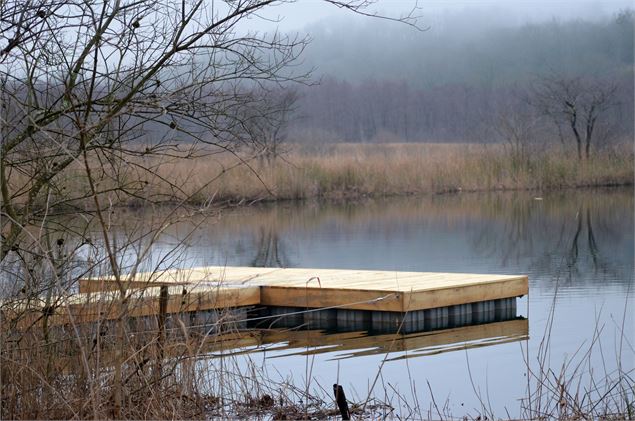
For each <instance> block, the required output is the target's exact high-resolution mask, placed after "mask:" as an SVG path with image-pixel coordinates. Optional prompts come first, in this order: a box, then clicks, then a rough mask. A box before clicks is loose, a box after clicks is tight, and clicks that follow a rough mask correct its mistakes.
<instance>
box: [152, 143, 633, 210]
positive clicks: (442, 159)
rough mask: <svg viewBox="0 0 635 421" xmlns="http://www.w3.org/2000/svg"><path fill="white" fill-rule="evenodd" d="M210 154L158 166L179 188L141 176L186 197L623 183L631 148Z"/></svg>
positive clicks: (430, 147) (161, 190)
mask: <svg viewBox="0 0 635 421" xmlns="http://www.w3.org/2000/svg"><path fill="white" fill-rule="evenodd" d="M245 162H247V164H245V165H240V166H238V167H236V168H233V169H231V170H228V171H226V172H224V169H226V168H229V167H232V166H233V165H235V164H236V163H237V162H236V158H235V157H229V156H216V157H214V158H198V159H194V160H188V161H171V162H164V163H161V164H160V165H157V172H158V174H160V175H161V176H162V177H164V178H165V179H169V180H171V181H174V183H175V184H176V185H178V186H180V187H181V189H182V190H181V191H178V192H177V191H176V190H175V189H173V188H170V189H166V188H165V186H164V185H162V184H160V183H159V184H158V183H156V181H157V179H155V180H147V181H148V182H149V183H148V185H149V186H152V185H154V186H155V188H154V189H148V190H147V191H146V194H147V195H148V196H149V197H164V198H167V197H170V196H175V197H178V198H180V199H186V200H188V201H189V202H192V203H197V204H199V203H206V202H209V201H212V200H213V201H234V202H237V201H241V200H247V201H252V200H288V199H307V198H355V197H366V196H387V195H409V194H422V193H446V192H458V191H492V190H523V189H538V190H547V189H560V188H572V187H586V186H607V185H629V184H632V182H633V174H634V173H633V151H632V150H630V149H629V148H628V147H626V146H622V147H617V148H614V149H610V150H605V151H602V152H600V153H597V154H596V155H594V156H593V157H592V159H590V160H589V161H583V162H579V161H578V160H577V159H576V158H575V157H572V156H571V154H570V151H564V150H560V149H557V148H554V149H551V150H549V151H542V152H535V153H532V154H527V155H526V156H525V157H521V158H519V157H512V156H510V154H509V153H508V152H507V150H506V149H505V148H504V147H503V146H502V145H468V144H380V145H360V144H343V145H337V146H332V147H329V148H324V149H322V150H307V149H306V148H305V149H300V148H296V150H295V151H292V152H290V153H289V154H288V155H286V156H285V157H284V158H282V159H278V160H276V161H275V162H273V163H265V162H258V161H257V160H248V159H245Z"/></svg>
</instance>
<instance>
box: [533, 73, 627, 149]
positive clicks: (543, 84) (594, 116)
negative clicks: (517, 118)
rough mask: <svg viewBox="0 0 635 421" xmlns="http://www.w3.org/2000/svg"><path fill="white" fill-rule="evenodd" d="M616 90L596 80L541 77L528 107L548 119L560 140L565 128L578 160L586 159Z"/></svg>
mask: <svg viewBox="0 0 635 421" xmlns="http://www.w3.org/2000/svg"><path fill="white" fill-rule="evenodd" d="M616 89H617V88H616V85H615V84H613V83H606V82H603V81H599V80H588V79H584V78H581V77H576V78H566V77H544V78H542V79H541V80H540V81H539V82H538V83H537V84H536V85H535V86H534V89H533V98H532V103H533V104H534V105H535V106H536V107H537V108H538V110H539V111H540V112H541V113H543V114H544V115H545V116H548V117H550V118H551V119H552V121H553V122H554V123H555V124H556V126H557V127H558V131H559V133H560V134H561V136H562V130H563V128H566V127H568V128H569V129H570V130H571V134H572V135H573V138H574V140H575V143H576V147H577V152H578V159H580V160H581V159H582V158H583V156H584V157H586V158H587V159H588V158H589V157H590V155H591V145H592V144H593V142H594V141H595V139H596V137H597V133H596V131H597V130H596V129H597V127H598V118H600V117H602V116H603V115H604V114H605V113H606V111H608V110H609V109H610V108H611V107H613V106H614V105H615V93H616ZM565 130H566V129H565Z"/></svg>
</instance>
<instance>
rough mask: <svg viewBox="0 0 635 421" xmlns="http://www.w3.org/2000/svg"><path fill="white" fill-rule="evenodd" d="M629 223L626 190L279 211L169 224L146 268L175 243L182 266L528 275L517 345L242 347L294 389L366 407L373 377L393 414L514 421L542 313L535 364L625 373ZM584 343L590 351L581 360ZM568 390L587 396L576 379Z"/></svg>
mask: <svg viewBox="0 0 635 421" xmlns="http://www.w3.org/2000/svg"><path fill="white" fill-rule="evenodd" d="M633 220H634V216H633V191H632V190H631V189H611V190H586V191H565V192H558V193H548V194H547V193H545V194H542V195H541V196H540V197H536V194H532V193H500V194H460V195H452V196H427V197H418V198H398V199H382V200H372V201H371V200H368V201H360V202H355V203H344V204H328V205H324V204H300V205H298V204H282V205H275V206H257V207H249V208H242V209H238V210H235V211H226V212H224V213H223V214H222V216H221V217H220V218H212V219H207V220H203V221H192V222H190V223H183V224H180V225H177V226H175V227H173V228H171V229H170V230H169V231H168V232H166V234H165V236H164V237H162V240H161V242H160V244H159V245H158V246H157V247H156V248H155V249H154V250H153V253H152V256H153V259H154V260H155V261H158V260H159V259H160V258H162V257H163V256H165V255H166V253H168V251H169V250H170V249H171V247H172V246H173V245H175V244H177V243H178V242H179V241H180V240H182V239H184V238H186V239H187V243H188V247H187V249H186V250H185V251H184V252H182V253H180V254H179V255H178V259H179V262H178V264H179V265H180V266H183V267H193V266H201V265H230V266H231V265H241V266H280V267H311V268H341V269H378V270H389V271H390V270H394V271H438V272H472V273H507V274H527V275H528V276H529V285H530V293H529V296H528V297H524V298H522V299H521V300H519V302H518V314H519V315H521V316H524V317H527V318H528V321H529V339H522V340H512V341H506V340H500V338H489V339H488V338H484V340H480V341H477V343H478V344H479V346H477V347H466V346H465V343H464V341H462V339H461V337H460V335H459V336H458V337H457V338H455V339H454V340H448V341H446V342H447V344H446V345H444V346H440V347H423V348H417V346H416V344H415V346H414V347H413V348H411V349H405V348H402V349H397V350H395V351H393V352H390V351H391V348H390V347H385V346H384V347H383V348H382V347H381V338H377V344H376V345H375V344H374V343H373V341H374V339H369V340H366V341H361V342H359V343H360V345H359V346H361V347H363V348H360V349H344V348H342V347H339V348H334V349H333V350H332V351H330V350H329V348H325V349H321V353H319V354H312V355H311V356H307V355H304V354H307V351H308V353H309V354H311V350H312V348H311V347H310V346H309V348H304V349H303V348H301V347H302V346H304V345H302V344H303V342H301V341H300V342H297V341H296V342H297V343H298V344H300V345H297V346H300V348H299V349H298V348H296V349H293V348H294V346H290V345H292V344H291V343H292V342H293V340H292V338H291V337H289V339H284V338H283V339H281V340H280V341H279V343H278V344H270V345H268V346H266V347H263V348H259V349H257V350H254V349H250V351H254V352H251V353H249V354H248V356H246V357H244V358H249V359H251V360H252V361H254V362H255V363H256V364H257V365H259V366H262V367H263V368H264V369H266V370H267V372H268V373H269V375H271V376H273V377H276V378H277V377H280V378H287V377H293V379H294V381H295V382H296V384H299V385H303V384H304V381H305V379H306V378H307V377H309V378H311V379H312V384H314V385H317V384H321V385H323V386H324V387H327V388H330V385H331V384H333V383H335V382H336V380H337V377H338V376H339V381H340V382H341V383H342V384H343V385H344V386H345V389H346V390H348V391H349V392H347V393H348V394H349V395H350V396H351V398H353V399H356V398H357V399H361V398H363V397H365V396H366V394H367V393H368V390H369V388H370V385H371V384H372V383H373V381H374V380H375V378H376V377H377V374H378V372H380V376H379V377H378V382H377V385H376V386H375V389H374V390H375V393H376V394H378V395H379V396H382V397H384V398H385V399H388V400H390V401H391V402H392V403H393V405H394V406H395V407H397V412H398V413H400V414H401V415H403V416H405V415H408V412H407V411H408V409H407V406H408V405H409V406H411V407H413V406H416V405H417V404H418V405H419V408H420V410H421V412H422V413H423V414H424V415H427V411H428V410H429V409H430V408H431V407H432V399H431V393H430V389H431V390H432V391H433V392H434V399H435V401H436V403H437V405H438V406H439V409H440V410H441V411H443V407H444V406H446V408H447V410H449V411H450V412H452V413H453V414H455V415H463V414H466V413H468V414H475V413H477V412H479V411H481V410H482V404H483V403H484V404H485V405H486V406H487V407H488V409H489V408H491V410H493V411H494V413H495V414H498V415H499V416H506V414H507V412H509V413H510V414H511V415H514V414H518V413H519V408H520V402H519V399H520V398H522V397H524V396H525V395H526V390H527V374H528V369H527V365H526V363H525V361H529V364H530V367H531V368H532V369H536V368H537V365H538V363H537V357H538V352H539V347H540V344H541V341H542V339H543V337H544V336H545V332H547V330H548V327H549V325H550V324H549V314H550V309H551V308H552V306H553V308H554V313H553V324H552V325H551V326H552V328H551V332H550V347H549V349H548V352H547V353H546V363H547V364H548V366H549V367H552V368H553V369H554V371H556V372H558V371H559V370H560V368H561V366H562V365H563V364H564V363H566V362H569V361H572V362H573V363H572V365H571V366H570V367H573V366H575V364H577V363H578V362H580V361H583V362H584V364H586V368H588V367H589V366H591V367H593V369H594V377H595V378H596V380H598V379H601V378H602V377H604V375H605V373H611V372H613V370H615V368H616V366H617V361H618V359H621V362H622V364H623V365H624V366H623V369H625V370H632V369H633V367H634V364H633V359H634V358H633V357H634V356H635V352H634V351H633V345H634V344H633V338H634V337H635V335H634V332H635V327H634V322H635V319H634V316H633V313H634V312H633V305H632V300H633V298H634V297H633V286H634V283H633V256H634V246H633V244H634V239H633V230H634V223H633ZM622 329H623V330H624V338H623V339H624V340H620V338H621V335H620V331H621V330H622ZM598 332H599V333H598ZM295 334H296V335H297V334H298V333H295ZM307 335H308V334H307ZM359 335H360V336H362V337H363V336H364V335H365V334H364V333H363V332H361V333H359ZM594 335H597V336H598V338H596V345H595V346H594V347H593V350H592V352H591V353H590V354H585V352H586V351H587V350H588V348H589V345H590V344H591V343H592V342H593V340H594ZM336 339H337V338H336ZM296 342H293V343H296ZM335 342H337V341H335ZM324 343H325V344H326V343H328V340H324ZM468 343H469V344H473V342H472V341H468ZM312 344H315V342H312ZM348 348H355V345H354V344H353V345H352V346H349V347H348ZM406 348H408V347H406ZM256 351H257V352H256ZM366 351H369V352H366ZM373 351H374V352H373ZM438 351H448V352H438ZM405 356H408V357H413V358H403V357H405ZM620 356H621V358H619V357H620ZM384 361H385V362H384ZM382 363H383V364H382ZM212 364H215V363H214V362H212ZM584 364H583V365H584ZM631 375H632V372H631ZM575 379H582V381H583V382H584V385H587V386H588V380H589V378H588V376H587V375H582V376H581V377H575ZM428 383H429V385H430V386H429V387H428ZM394 389H396V390H399V392H400V394H401V395H402V397H403V398H404V399H405V402H406V403H407V405H406V403H404V402H401V401H400V399H399V398H397V395H396V394H395V392H394ZM384 394H385V396H384ZM479 396H480V398H479ZM481 401H482V402H483V403H482V402H481ZM432 415H433V416H436V410H433V411H432Z"/></svg>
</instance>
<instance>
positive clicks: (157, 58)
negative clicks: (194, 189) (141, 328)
mask: <svg viewBox="0 0 635 421" xmlns="http://www.w3.org/2000/svg"><path fill="white" fill-rule="evenodd" d="M323 1H324V3H325V4H327V3H328V4H331V5H335V6H337V7H341V8H345V9H349V10H351V11H353V12H357V13H360V14H364V15H375V14H374V13H372V12H371V11H369V10H370V9H368V6H370V5H371V3H372V2H371V1H368V0H323ZM282 3H293V1H275V0H224V1H215V0H96V1H84V0H3V1H0V34H2V36H0V195H1V197H2V203H1V207H0V213H1V221H0V225H1V228H0V230H1V235H2V244H1V245H0V270H1V276H0V281H1V282H3V283H4V281H5V280H6V279H7V278H8V277H9V276H7V274H10V275H11V276H10V277H11V278H13V279H16V280H17V281H18V282H17V284H18V288H17V291H16V294H17V295H18V296H19V300H22V301H20V303H21V304H20V305H21V306H23V307H24V305H26V307H24V308H27V309H30V307H29V303H30V302H36V304H37V305H35V306H34V307H33V308H34V309H35V311H36V313H38V314H39V316H38V317H39V318H40V319H43V320H44V322H43V323H42V324H41V326H42V328H41V330H40V329H39V327H38V328H37V329H36V328H34V327H33V326H35V325H32V327H31V328H28V329H26V331H25V330H15V329H14V330H12V328H11V326H8V327H6V329H5V325H4V323H2V325H3V326H2V327H3V329H2V330H1V331H0V333H2V337H1V338H0V343H1V344H2V348H0V357H1V358H0V359H1V361H2V364H3V365H4V364H5V363H8V362H15V361H18V366H19V367H20V369H23V368H25V369H29V370H30V371H29V372H30V373H31V372H32V374H33V376H31V378H32V383H31V380H30V381H29V382H25V383H22V384H20V385H18V384H17V383H11V382H19V381H21V380H20V379H19V378H18V377H16V376H12V375H11V373H9V372H8V371H6V370H2V372H1V373H0V375H2V379H0V380H2V381H0V383H1V384H2V391H1V392H2V393H1V394H2V396H3V397H4V396H5V392H6V391H7V390H8V389H6V387H9V388H12V390H18V392H16V393H14V394H13V396H18V398H16V400H15V401H14V402H18V401H19V402H22V404H20V405H22V407H26V408H27V409H28V410H31V409H34V410H35V411H36V412H28V411H27V412H15V413H21V414H31V415H23V416H24V417H30V418H34V417H37V416H38V412H37V410H38V408H39V407H40V404H41V403H42V402H44V406H43V407H44V408H48V407H47V406H46V401H47V399H48V397H51V396H53V397H56V399H57V398H61V401H62V402H63V405H65V406H64V407H65V408H68V410H69V411H70V412H67V413H66V414H69V413H70V415H65V416H61V417H80V416H85V415H82V414H84V412H81V413H80V414H79V415H78V413H74V411H75V409H74V407H73V405H75V403H73V404H70V403H69V399H67V398H65V397H64V396H61V397H60V396H58V395H59V393H58V391H57V390H56V386H57V385H59V384H60V383H59V379H60V378H61V377H63V373H61V372H59V371H58V372H55V370H53V369H52V368H50V367H53V365H52V363H53V362H54V358H53V356H55V355H56V354H55V353H54V352H51V350H52V349H53V348H51V346H52V344H53V343H54V342H55V340H52V339H51V329H49V326H48V324H47V322H46V321H47V320H48V317H49V316H50V315H51V314H53V313H54V310H55V307H56V306H59V305H60V302H61V300H63V299H64V297H63V296H62V295H61V294H62V292H64V290H65V284H64V282H63V280H64V279H69V281H71V282H73V281H76V280H77V279H78V278H79V277H81V276H82V275H83V274H85V273H87V272H89V271H90V270H91V268H92V267H96V266H100V267H102V268H103V269H104V271H107V272H108V273H109V274H111V275H112V276H113V277H114V280H115V281H116V282H115V283H116V286H117V299H113V300H112V305H113V306H114V308H115V313H116V317H115V319H114V321H113V324H114V327H115V329H113V331H114V333H113V335H111V338H110V339H109V340H111V342H112V343H116V344H117V346H116V347H115V349H114V351H113V356H112V364H111V366H110V367H109V368H107V369H106V367H103V366H99V365H96V366H95V367H91V366H89V364H88V363H87V358H88V357H86V355H89V354H90V350H91V349H92V348H90V347H96V349H97V352H99V349H100V345H99V341H100V339H99V338H100V336H99V334H98V335H97V336H96V337H95V338H94V339H95V341H96V342H91V341H92V339H89V336H81V337H80V335H79V333H77V334H76V332H78V331H77V330H71V333H66V334H65V333H64V329H58V330H57V331H56V332H57V333H58V334H59V335H60V337H61V338H63V340H65V341H67V342H68V341H69V340H70V341H71V342H72V343H74V344H75V343H77V344H79V347H80V348H81V352H82V358H83V359H82V360H81V361H82V362H83V365H82V366H81V367H80V368H79V369H78V370H79V371H78V372H79V375H77V376H76V378H77V379H78V381H79V383H78V384H80V386H79V387H78V388H77V390H88V392H89V393H90V394H91V398H90V402H91V403H92V405H91V407H92V409H93V411H94V412H93V414H92V416H93V417H94V418H103V417H104V414H105V413H104V412H100V411H101V408H102V407H103V406H102V404H101V403H100V402H104V403H107V405H106V406H108V407H109V408H110V409H109V412H108V413H107V414H108V415H107V416H111V417H116V418H122V417H123V418H125V417H126V414H128V415H129V416H133V415H131V414H133V412H129V411H131V410H133V408H134V407H135V406H136V404H135V403H134V402H141V401H142V399H141V398H142V397H147V394H148V392H147V390H148V388H149V387H160V384H161V383H160V382H161V379H162V371H163V368H162V365H161V358H162V352H160V353H159V357H158V358H157V359H156V360H157V361H156V367H157V368H156V370H155V373H156V374H157V375H156V376H154V375H152V376H146V375H144V374H143V370H142V367H143V365H144V364H145V362H144V361H145V360H144V361H139V360H137V359H138V357H139V355H140V353H139V350H140V349H141V348H143V347H145V346H146V345H147V344H143V343H141V344H139V343H137V344H135V343H134V341H133V338H132V337H131V336H129V335H127V331H128V330H127V329H128V328H127V323H126V321H127V320H128V318H129V308H128V306H129V303H130V300H131V296H132V293H131V292H130V291H129V289H128V287H127V282H126V281H127V280H130V279H132V278H133V277H134V276H135V274H136V273H137V271H138V270H139V268H141V267H142V265H143V264H144V262H147V261H148V260H149V258H148V257H149V255H150V254H151V250H152V245H153V244H155V243H156V241H157V239H158V238H159V236H160V235H161V233H162V232H163V230H165V229H166V227H167V226H169V225H170V224H171V223H173V222H174V220H175V219H176V218H177V217H178V216H179V215H180V214H181V213H183V207H182V206H181V205H183V204H184V203H185V202H186V201H187V200H188V197H187V195H186V194H185V193H184V191H183V189H182V185H183V183H186V182H187V180H184V181H183V180H182V181H178V182H177V181H174V180H171V179H169V178H166V177H163V175H162V173H161V171H160V170H159V169H160V167H161V165H162V163H163V162H164V160H166V159H188V158H192V157H197V156H201V155H204V154H214V153H219V152H225V153H230V154H235V151H236V150H237V149H238V148H240V147H242V146H244V145H251V144H253V142H254V141H255V139H254V138H253V137H252V136H251V133H250V132H249V131H248V130H245V126H246V123H247V122H246V121H245V119H244V116H245V110H250V112H251V113H253V112H254V111H253V110H257V114H256V115H255V117H258V118H260V117H262V118H268V116H270V115H271V113H272V109H275V107H276V105H275V104H273V103H271V102H267V95H268V92H270V91H272V90H274V89H277V87H278V86H279V85H282V84H284V83H286V82H303V81H306V80H307V79H306V78H307V77H308V75H307V74H302V73H301V74H298V73H295V72H294V71H293V68H290V67H289V65H290V64H292V63H293V62H294V61H295V60H296V59H297V58H298V56H299V54H300V53H301V52H302V51H303V49H304V47H305V46H306V43H307V40H306V38H303V37H300V36H289V35H284V34H280V33H277V32H274V33H271V34H266V33H257V32H250V31H247V30H245V29H244V28H243V26H242V22H244V21H245V20H247V19H250V18H257V17H258V16H259V13H261V12H263V11H264V10H265V9H268V8H271V7H274V6H276V5H279V4H282ZM413 19H414V16H412V15H408V16H405V17H403V18H394V20H397V21H401V22H406V23H409V24H414V20H413ZM274 114H275V113H274ZM252 115H253V114H252ZM237 158H238V159H241V158H240V157H238V156H237ZM243 163H246V162H244V160H243ZM225 170H226V169H223V170H222V171H221V172H220V173H219V174H218V176H220V175H222V172H223V171H225ZM214 180H215V178H211V179H210V180H208V182H209V183H211V182H213V181H214ZM153 184H161V185H163V186H165V187H166V189H167V191H169V194H168V196H172V197H171V200H172V204H173V206H170V207H169V208H167V209H165V210H162V211H161V212H160V218H157V220H155V221H152V223H151V224H149V223H148V221H147V219H148V218H146V217H145V216H143V217H140V218H134V220H129V219H133V218H130V217H129V216H121V215H120V213H121V212H120V211H119V209H118V206H121V205H125V204H128V203H130V201H131V200H134V201H136V203H139V204H141V205H146V206H148V207H150V205H152V204H154V203H156V202H158V201H160V200H161V199H162V198H163V197H162V196H161V195H160V194H157V193H156V190H155V189H153ZM186 210H187V209H186ZM188 215H189V213H185V217H187V216H188ZM127 223H129V224H130V228H129V229H128V230H127V232H126V233H125V234H126V235H120V234H119V233H117V232H116V230H114V229H113V226H115V225H117V224H119V225H125V224H127ZM177 246H178V245H177ZM177 246H175V247H174V248H175V249H176V248H177ZM85 247H90V250H91V251H90V252H89V253H85V254H88V255H89V256H91V257H95V259H96V260H97V261H96V262H93V263H90V262H89V261H88V260H89V259H85V260H86V263H87V264H88V267H84V268H83V269H81V268H80V269H81V270H80V273H77V272H74V271H73V270H71V269H72V268H71V267H70V264H71V263H72V262H73V261H74V259H75V258H77V257H82V256H81V252H82V250H83V249H84V248H85ZM170 253H172V254H173V251H172V250H169V251H168V252H167V253H166V254H167V255H169V254H170ZM131 256H132V257H131ZM84 257H85V255H84ZM161 263H163V258H159V259H158V261H157V262H156V264H155V266H153V267H151V272H152V269H156V268H157V267H159V266H161ZM153 264H154V263H153ZM102 274H103V273H102ZM31 280H32V281H33V282H30V283H28V282H26V281H31ZM20 283H21V284H22V285H20ZM0 287H4V285H0ZM53 291H54V292H53ZM0 292H2V293H4V290H3V288H0ZM43 296H44V300H42V297H43ZM42 301H44V302H43V305H40V304H41V303H42ZM25 303H26V304H25ZM0 304H1V305H0V317H3V316H4V314H5V313H4V308H5V307H4V306H5V304H7V302H6V300H4V297H3V300H2V302H1V303H0ZM20 308H22V307H20ZM19 317H20V316H18V318H19ZM40 319H38V326H39V320H40ZM3 320H4V319H3ZM14 320H15V319H14ZM16 323H17V322H16ZM36 330H37V332H36ZM16 332H17V333H16ZM16 335H17V336H18V339H16V340H15V341H13V338H14V337H15V336H16ZM29 336H31V337H32V338H33V344H35V345H36V348H34V351H33V353H31V354H29V352H30V349H29V347H26V348H25V347H24V346H23V345H20V341H22V340H23V338H25V337H29ZM8 338H9V339H11V340H12V342H11V343H12V345H11V346H12V347H13V348H11V349H8V348H5V346H7V344H8V341H7V339H8ZM157 341H158V342H159V343H161V342H162V337H161V336H159V337H158V339H157ZM137 342H138V341H137ZM85 343H88V344H92V345H90V346H89V347H88V348H86V347H85V346H84V345H85ZM41 344H44V347H43V348H44V349H45V350H46V352H45V354H46V355H47V357H46V358H45V359H46V360H47V361H49V362H51V364H49V365H47V367H45V369H44V370H43V371H40V370H39V367H29V363H28V362H26V363H25V362H24V361H37V362H39V358H40V357H39V356H38V355H39V354H37V352H39V351H38V350H40V349H41V348H39V347H40V346H41ZM140 347H141V348H140ZM159 348H161V347H159ZM13 350H19V352H22V353H23V354H20V355H19V356H20V359H18V360H14V359H13V358H14V355H16V354H12V352H13ZM16 352H18V351H16ZM24 352H26V357H25V358H21V357H22V356H24V355H25V354H24ZM104 373H108V374H107V376H106V377H105V378H104V377H100V376H101V375H103V374H104ZM6 376H9V377H6ZM133 377H139V378H140V379H141V383H139V384H140V387H138V388H133V387H132V383H131V382H129V380H130V379H131V378H133ZM6 378H11V379H12V380H11V382H9V383H7V382H6V381H5V379H6ZM87 379H88V380H87ZM7 384H8V386H6V385H7ZM34 384H35V385H37V386H33V385H34ZM105 385H107V386H105ZM86 388H88V389H86ZM100 390H103V391H104V393H107V394H108V397H107V398H104V399H103V401H102V400H100V398H99V397H98V395H99V393H100ZM40 391H42V392H40ZM83 393H85V392H83ZM129 393H130V394H133V395H135V396H136V398H135V399H137V401H134V402H133V400H127V399H124V396H126V395H127V394H129ZM29 399H32V400H29ZM77 402H78V401H77ZM80 407H81V408H84V407H85V405H84V403H82V402H80V403H79V404H77V406H76V408H80ZM4 408H5V406H4V403H3V406H2V408H0V410H1V411H3V414H4ZM81 408H80V410H81V411H84V409H81ZM44 411H45V412H44V414H46V415H49V414H48V413H47V412H46V409H45V410H44ZM127 411H128V412H127ZM10 413H14V412H10ZM33 414H35V415H33ZM100 414H101V415H100ZM139 414H141V413H137V415H134V417H140V416H150V417H152V415H149V414H148V413H144V414H143V415H139ZM40 416H41V414H40ZM50 416H55V415H50Z"/></svg>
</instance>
